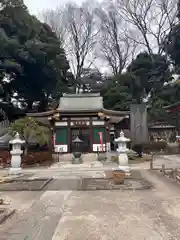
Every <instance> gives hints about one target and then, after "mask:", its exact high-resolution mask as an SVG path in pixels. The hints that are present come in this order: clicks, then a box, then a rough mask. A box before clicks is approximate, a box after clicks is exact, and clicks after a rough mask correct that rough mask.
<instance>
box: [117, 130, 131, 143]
mask: <svg viewBox="0 0 180 240" xmlns="http://www.w3.org/2000/svg"><path fill="white" fill-rule="evenodd" d="M115 142H117V143H120V142H122V143H123V142H130V139H129V138H126V137H125V136H124V132H123V131H121V132H120V137H118V138H116V139H115Z"/></svg>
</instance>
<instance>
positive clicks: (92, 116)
mask: <svg viewBox="0 0 180 240" xmlns="http://www.w3.org/2000/svg"><path fill="white" fill-rule="evenodd" d="M129 114H130V113H129V112H128V111H112V110H108V109H105V108H104V107H103V98H102V97H101V96H100V93H81V94H63V96H62V97H61V98H60V101H59V106H58V108H57V109H55V110H50V111H47V112H41V113H28V114H27V115H28V116H30V117H34V118H36V119H37V120H38V121H41V122H44V123H45V124H49V125H50V126H51V130H52V135H53V136H54V138H53V143H54V144H53V146H54V151H55V152H63V153H71V152H74V151H82V152H84V153H86V152H97V151H106V150H107V149H110V145H111V144H110V142H111V141H113V139H112V138H111V134H113V138H114V137H116V131H115V128H114V126H115V125H116V124H117V123H119V122H121V121H123V120H124V119H125V118H129ZM77 137H78V139H79V140H80V141H79V143H77V142H74V140H75V139H76V138H77Z"/></svg>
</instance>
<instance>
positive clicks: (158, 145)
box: [143, 141, 167, 153]
mask: <svg viewBox="0 0 180 240" xmlns="http://www.w3.org/2000/svg"><path fill="white" fill-rule="evenodd" d="M166 148H167V143H166V142H165V141H158V142H150V143H146V144H143V152H144V153H150V152H160V151H161V150H163V151H165V150H166Z"/></svg>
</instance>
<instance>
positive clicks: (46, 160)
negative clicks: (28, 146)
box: [0, 151, 53, 168]
mask: <svg viewBox="0 0 180 240" xmlns="http://www.w3.org/2000/svg"><path fill="white" fill-rule="evenodd" d="M10 159H11V156H10V153H9V151H0V166H1V168H5V167H10V165H11V160H10ZM52 163H53V157H52V153H51V152H50V151H44V152H43V151H41V152H28V154H27V156H25V155H22V164H21V167H27V166H32V165H44V166H49V165H51V164H52Z"/></svg>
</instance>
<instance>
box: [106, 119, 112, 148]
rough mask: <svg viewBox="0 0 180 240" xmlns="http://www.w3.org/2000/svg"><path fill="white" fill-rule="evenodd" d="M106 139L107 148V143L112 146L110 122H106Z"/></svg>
mask: <svg viewBox="0 0 180 240" xmlns="http://www.w3.org/2000/svg"><path fill="white" fill-rule="evenodd" d="M105 138H106V146H107V143H108V144H110V142H111V139H110V125H109V121H105ZM109 147H110V146H109Z"/></svg>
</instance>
